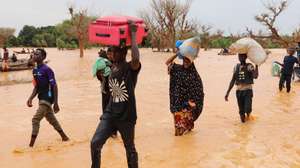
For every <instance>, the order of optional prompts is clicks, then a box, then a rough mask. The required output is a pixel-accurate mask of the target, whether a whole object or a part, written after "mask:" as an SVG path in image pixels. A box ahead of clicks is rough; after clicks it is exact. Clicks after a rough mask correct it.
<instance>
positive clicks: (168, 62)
mask: <svg viewBox="0 0 300 168" xmlns="http://www.w3.org/2000/svg"><path fill="white" fill-rule="evenodd" d="M176 57H177V55H174V56H172V57H170V58H169V59H168V60H167V61H166V65H167V66H169V65H170V64H172V63H173V61H174V60H175V58H176Z"/></svg>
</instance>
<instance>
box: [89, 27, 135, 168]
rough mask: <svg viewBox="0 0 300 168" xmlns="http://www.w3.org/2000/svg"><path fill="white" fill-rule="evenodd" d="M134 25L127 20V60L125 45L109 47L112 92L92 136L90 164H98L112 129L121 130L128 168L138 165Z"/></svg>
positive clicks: (95, 166) (95, 165) (110, 87)
mask: <svg viewBox="0 0 300 168" xmlns="http://www.w3.org/2000/svg"><path fill="white" fill-rule="evenodd" d="M136 29H137V27H136V25H134V24H133V23H132V22H130V35H131V39H132V40H131V41H132V42H131V57H132V59H131V61H130V62H127V61H126V55H127V50H128V49H127V47H112V53H113V56H112V61H113V64H112V68H111V70H112V72H111V75H110V76H109V78H108V80H109V89H110V92H111V96H110V99H109V102H108V105H107V106H106V108H105V111H104V112H103V115H102V117H101V121H100V123H99V125H98V128H97V129H96V132H95V134H94V136H93V138H92V140H91V158H92V166H91V167H92V168H99V167H100V165H101V164H100V162H101V150H102V147H103V145H104V144H105V142H106V140H107V139H108V138H109V137H110V136H111V135H112V133H113V132H114V131H115V130H117V131H118V132H119V133H120V134H121V137H122V140H123V143H124V146H125V149H126V156H127V163H128V168H138V154H137V152H136V149H135V144H134V134H135V131H134V130H135V124H136V119H137V112H136V101H135V86H136V83H137V77H138V74H139V72H140V70H141V63H140V53H139V49H138V46H137V44H136Z"/></svg>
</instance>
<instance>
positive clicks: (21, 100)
mask: <svg viewBox="0 0 300 168" xmlns="http://www.w3.org/2000/svg"><path fill="white" fill-rule="evenodd" d="M47 51H48V55H49V56H48V59H50V60H51V62H50V63H49V66H51V67H52V68H53V69H54V71H55V73H56V78H57V81H58V86H59V102H60V106H61V112H60V113H59V114H57V118H58V120H59V121H60V122H61V124H62V126H63V128H64V129H65V131H66V132H67V134H68V135H69V136H70V137H71V139H72V140H71V141H70V142H66V143H62V142H61V141H60V138H59V135H58V134H57V133H56V132H55V131H54V130H53V128H52V127H51V126H50V125H49V124H48V123H47V121H46V120H43V121H42V123H41V129H40V134H39V137H38V139H37V142H36V147H35V148H33V149H29V148H28V147H27V145H28V142H29V138H30V133H31V118H32V116H33V114H34V113H35V110H36V108H37V101H36V100H35V102H34V107H33V108H27V107H26V106H25V102H26V100H27V98H28V96H29V95H30V93H31V90H32V84H31V80H32V76H31V72H30V71H22V72H10V73H0V95H1V97H0V133H1V138H0V167H1V168H21V167H24V168H53V167H55V168H66V167H70V168H83V167H90V164H91V162H90V149H89V145H90V144H89V141H90V138H91V137H92V135H93V133H94V131H95V129H96V126H97V124H98V122H99V116H100V114H101V110H100V109H101V104H100V103H101V96H100V87H99V82H98V81H97V80H96V79H93V77H92V75H91V65H92V63H93V61H94V60H95V58H96V53H97V50H96V49H93V50H88V51H86V56H85V57H84V58H82V59H80V58H79V56H78V51H76V50H75V51H57V50H56V49H47ZM218 51H219V50H210V51H202V52H201V53H200V58H199V59H198V60H197V61H196V63H195V64H196V67H197V69H198V71H199V73H200V75H201V77H202V80H203V83H204V87H205V107H204V110H203V113H202V115H201V117H200V118H199V120H198V121H197V122H196V125H195V129H194V131H193V132H191V133H189V134H187V135H185V136H183V137H175V136H174V135H173V134H174V130H173V129H174V128H173V118H172V117H171V114H170V112H169V98H168V87H169V77H168V75H167V70H166V67H165V65H164V61H165V60H166V59H167V58H168V57H169V56H170V53H153V52H151V50H148V49H142V50H141V61H142V66H143V67H142V71H141V73H140V75H139V79H138V85H137V88H136V96H137V107H138V121H137V127H136V146H137V150H138V153H139V163H140V167H143V168H153V167H155V168H235V167H238V168H257V167H260V168H261V167H266V168H270V167H272V168H299V167H300V127H299V119H300V105H299V102H300V95H299V91H300V83H297V82H293V86H292V93H290V94H286V93H284V92H283V93H279V92H278V89H277V88H278V78H275V77H272V76H271V63H272V61H274V60H277V61H282V59H283V55H285V50H272V54H271V55H270V58H269V59H268V61H267V63H266V64H264V65H262V66H261V67H260V69H259V70H260V77H259V79H258V80H256V81H255V85H254V100H253V114H254V115H255V116H256V119H255V120H254V121H251V122H249V123H247V124H241V123H240V121H239V115H238V109H237V103H236V98H235V90H233V91H232V92H231V95H230V100H229V102H225V101H224V94H225V91H226V89H227V87H228V84H229V80H230V78H231V75H232V72H233V67H234V65H235V63H236V62H237V61H238V59H237V57H236V56H218V55H217V52H218ZM102 156H103V158H102V163H103V167H104V168H124V167H126V158H125V151H124V148H123V145H122V140H121V138H120V137H119V138H118V139H115V140H113V139H110V140H108V142H107V143H106V145H105V146H104V149H103V154H102Z"/></svg>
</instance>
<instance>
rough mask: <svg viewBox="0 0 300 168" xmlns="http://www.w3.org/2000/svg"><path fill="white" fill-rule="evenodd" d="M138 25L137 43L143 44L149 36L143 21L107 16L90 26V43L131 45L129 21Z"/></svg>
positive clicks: (127, 17)
mask: <svg viewBox="0 0 300 168" xmlns="http://www.w3.org/2000/svg"><path fill="white" fill-rule="evenodd" d="M129 20H132V21H133V22H135V24H136V25H137V33H136V35H137V36H136V42H137V44H141V43H142V42H143V39H144V38H145V37H146V36H147V29H146V25H145V24H144V21H143V19H140V18H136V17H130V16H106V17H102V18H99V19H97V20H96V21H95V22H93V23H91V24H90V25H89V41H90V42H91V43H100V44H103V45H112V46H120V45H126V46H130V45H131V38H130V34H129V25H128V21H129Z"/></svg>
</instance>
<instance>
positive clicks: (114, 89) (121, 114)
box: [102, 62, 141, 122]
mask: <svg viewBox="0 0 300 168" xmlns="http://www.w3.org/2000/svg"><path fill="white" fill-rule="evenodd" d="M140 70H141V66H140V68H139V69H138V70H133V69H132V68H131V65H130V62H126V63H124V64H123V65H122V66H121V67H120V69H119V70H118V71H116V72H114V71H113V72H112V74H111V75H110V77H109V90H110V93H111V96H110V99H109V103H108V105H107V107H106V109H105V112H104V114H103V116H102V119H113V120H121V121H129V122H135V121H136V119H137V114H136V100H135V86H136V83H137V76H138V74H139V72H140Z"/></svg>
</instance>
